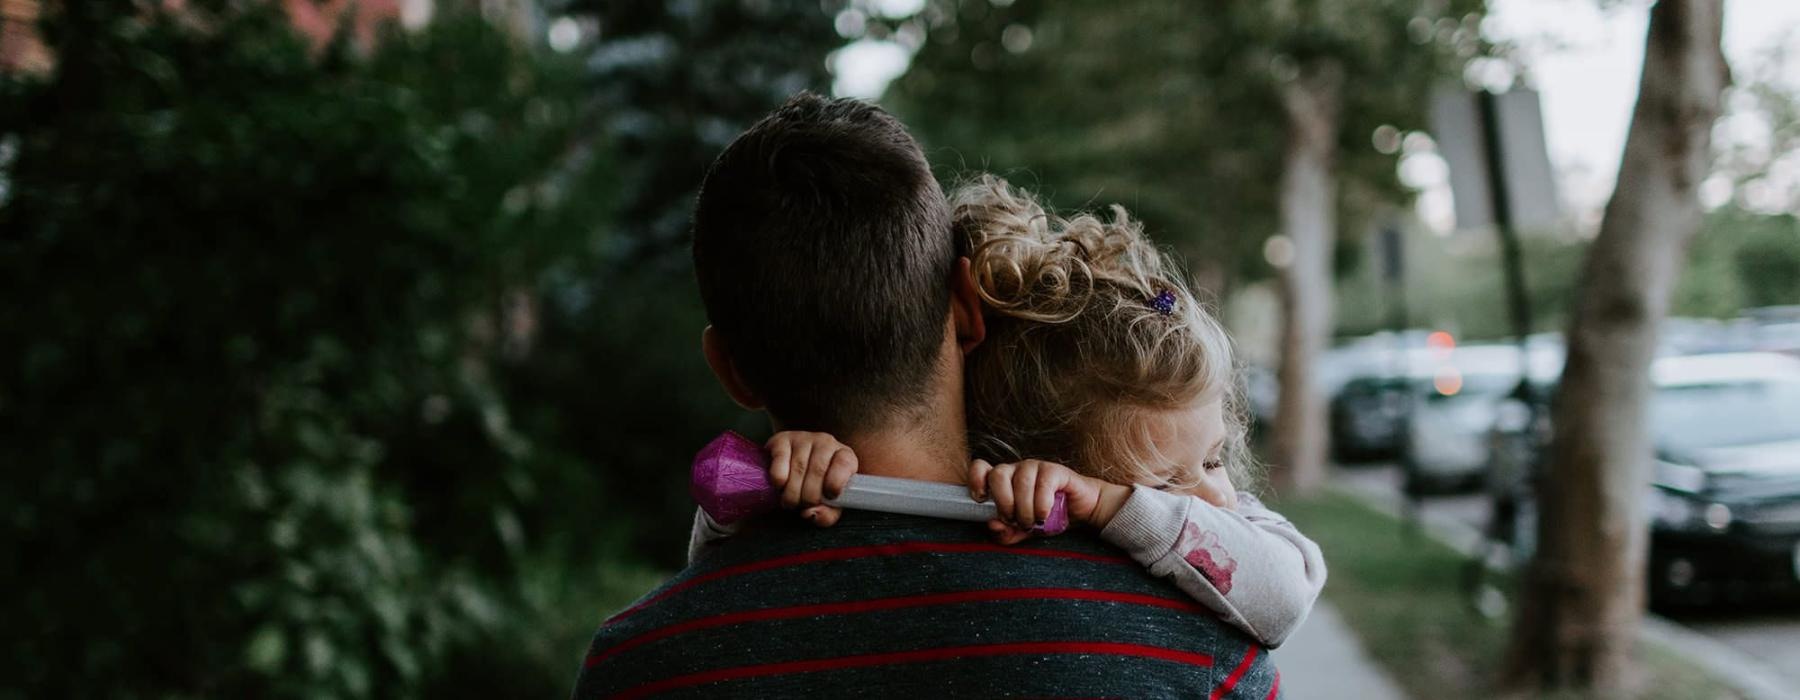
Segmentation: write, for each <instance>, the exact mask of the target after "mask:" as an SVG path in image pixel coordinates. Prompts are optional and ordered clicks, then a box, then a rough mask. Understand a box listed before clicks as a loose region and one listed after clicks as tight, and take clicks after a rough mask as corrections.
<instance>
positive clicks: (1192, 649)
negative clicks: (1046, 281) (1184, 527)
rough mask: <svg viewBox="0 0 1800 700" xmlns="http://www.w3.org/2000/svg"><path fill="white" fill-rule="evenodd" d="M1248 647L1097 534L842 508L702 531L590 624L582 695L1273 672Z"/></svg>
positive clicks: (1147, 681)
mask: <svg viewBox="0 0 1800 700" xmlns="http://www.w3.org/2000/svg"><path fill="white" fill-rule="evenodd" d="M1259 656H1263V655H1261V654H1260V649H1258V648H1256V647H1255V646H1254V645H1253V644H1251V643H1250V642H1249V641H1248V640H1247V639H1245V638H1243V637H1242V636H1240V635H1238V634H1237V633H1236V631H1235V630H1233V629H1231V628H1230V627H1228V626H1226V625H1225V624H1224V623H1222V622H1220V621H1218V620H1217V619H1216V618H1214V617H1213V616H1212V614H1211V613H1210V612H1209V611H1207V610H1206V609H1204V608H1203V607H1201V606H1199V605H1198V604H1196V603H1194V602H1193V601H1191V600H1189V599H1188V598H1187V597H1186V596H1184V595H1182V594H1181V593H1180V591H1179V590H1177V589H1176V588H1174V587H1173V586H1172V585H1170V584H1169V583H1167V582H1165V581H1162V580H1159V579H1157V578H1155V577H1152V576H1150V575H1148V574H1147V573H1146V572H1144V571H1143V569H1142V568H1141V567H1139V566H1138V565H1137V564H1136V563H1135V562H1133V561H1132V560H1131V559H1129V558H1128V557H1126V556H1125V555H1124V554H1123V553H1122V552H1120V551H1118V550H1116V549H1114V548H1112V547H1110V546H1108V545H1106V544H1105V543H1104V542H1101V541H1100V540H1099V539H1098V538H1097V537H1093V536H1090V535H1085V534H1070V535H1065V536H1062V537H1056V538H1050V539H1045V540H1036V541H1032V542H1028V543H1026V544H1023V545H1019V546H1011V547H1008V546H1001V545H997V544H994V543H992V542H989V541H988V540H987V539H986V534H985V530H984V529H983V528H981V526H979V525H965V524H959V523H945V522H941V521H926V520H923V519H909V518H905V517H902V516H873V515H868V514H858V513H847V514H846V517H845V518H844V520H843V521H842V522H841V523H840V525H839V527H836V528H832V529H829V530H823V531H821V530H814V529H810V528H806V527H804V526H794V525H792V524H790V523H787V522H783V521H779V520H777V521H773V522H767V523H762V524H759V526H757V527H752V528H749V529H747V530H746V531H744V532H742V533H740V534H739V536H737V537H733V538H731V539H728V540H724V541H722V542H720V543H717V544H716V545H713V546H711V547H710V549H709V551H707V552H705V553H704V554H703V555H702V556H701V557H699V558H698V559H697V560H696V561H695V562H694V563H693V564H692V565H690V566H689V567H688V568H687V569H685V570H683V571H682V572H681V573H680V574H678V575H677V576H675V577H674V578H672V579H670V580H669V581H668V582H667V583H665V584H664V585H663V586H661V587H659V588H658V589H656V590H655V591H652V592H651V593H650V594H648V595H646V596H645V597H644V598H643V599H640V600H639V601H638V602H637V603H635V604H634V605H633V606H631V607H630V608H627V609H626V610H625V611H623V612H621V613H620V614H619V615H616V616H615V617H613V618H612V619H611V620H609V621H608V622H607V623H606V624H605V625H604V626H603V627H602V628H601V630H600V631H599V633H598V634H596V636H595V639H594V645H593V647H592V649H591V650H590V653H589V655H588V659H587V664H586V666H585V670H584V672H583V674H582V679H581V683H580V688H579V690H578V695H579V696H582V697H591V696H598V695H604V694H609V693H612V692H618V691H622V690H625V689H630V688H640V689H649V690H657V689H662V690H677V689H683V688H691V689H698V688H701V687H705V688H706V689H707V692H711V693H724V694H727V695H734V694H738V695H745V696H749V695H770V694H775V695H779V694H783V693H784V692H785V691H790V690H798V689H801V688H806V689H812V690H818V689H834V688H835V689H844V690H847V689H852V688H854V687H855V686H856V684H858V683H865V682H879V683H881V684H882V685H881V686H880V687H882V688H884V689H887V688H895V689H896V690H897V689H898V687H897V686H894V685H893V684H895V683H899V684H901V685H903V686H907V687H915V686H916V687H915V689H916V690H917V691H918V692H923V693H933V694H944V693H962V694H996V693H1006V694H1010V693H1014V692H1027V691H1029V690H1030V689H1032V688H1038V689H1041V690H1043V691H1044V692H1052V693H1055V694H1064V695H1066V694H1068V693H1069V692H1070V689H1071V688H1072V687H1083V688H1086V689H1087V691H1091V693H1092V694H1109V695H1118V694H1121V693H1123V694H1127V695H1142V694H1152V695H1154V694H1157V692H1163V691H1191V690H1193V689H1194V688H1196V687H1207V688H1216V687H1218V685H1219V684H1220V683H1222V682H1224V681H1225V680H1226V678H1227V677H1228V676H1230V674H1231V672H1232V671H1233V670H1234V669H1235V668H1236V667H1237V666H1239V665H1243V666H1244V669H1243V670H1242V671H1241V672H1240V673H1238V674H1237V675H1238V679H1237V680H1236V681H1234V683H1244V682H1245V681H1246V679H1248V680H1250V681H1252V684H1253V685H1255V684H1258V683H1259V682H1260V681H1272V678H1260V677H1259V674H1263V672H1264V671H1267V672H1268V673H1272V669H1265V668H1264V667H1266V666H1267V663H1266V661H1262V660H1259V658H1258V657H1259ZM1070 683H1073V684H1075V685H1074V686H1069V685H1068V684H1070ZM1084 683H1085V684H1086V685H1083V684H1084ZM1059 684H1060V685H1059ZM1089 686H1092V687H1089ZM1260 686H1261V687H1265V688H1266V687H1267V686H1268V683H1266V682H1261V683H1260ZM1078 694H1079V693H1078ZM1257 697H1259V698H1260V697H1262V696H1260V695H1258V696H1257Z"/></svg>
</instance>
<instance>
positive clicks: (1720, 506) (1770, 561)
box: [1650, 353, 1800, 605]
mask: <svg viewBox="0 0 1800 700" xmlns="http://www.w3.org/2000/svg"><path fill="white" fill-rule="evenodd" d="M1653 381H1654V383H1655V386H1656V390H1655V394H1654V398H1653V399H1652V403H1651V406H1650V429H1651V430H1650V432H1651V435H1653V436H1654V439H1655V445H1656V459H1657V462H1656V468H1655V472H1654V473H1655V485H1654V486H1653V487H1652V490H1651V494H1650V498H1651V509H1650V510H1651V534H1650V596H1651V600H1652V602H1654V603H1657V604H1661V605H1670V604H1693V603H1708V602H1714V601H1721V600H1741V599H1746V598H1752V597H1759V596H1763V595H1769V594H1774V595H1794V594H1800V359H1795V358H1792V357H1787V356H1784V355H1777V354H1772V353H1731V354H1719V355H1700V356H1692V357H1675V358H1664V359H1661V360H1658V361H1657V362H1656V364H1655V366H1654V371H1653Z"/></svg>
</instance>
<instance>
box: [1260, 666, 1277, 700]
mask: <svg viewBox="0 0 1800 700" xmlns="http://www.w3.org/2000/svg"><path fill="white" fill-rule="evenodd" d="M1278 697H1281V671H1279V670H1277V671H1276V672H1275V684H1274V685H1271V686H1269V697H1266V698H1263V700H1275V698H1278Z"/></svg>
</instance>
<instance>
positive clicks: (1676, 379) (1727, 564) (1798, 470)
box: [1493, 353, 1800, 608]
mask: <svg viewBox="0 0 1800 700" xmlns="http://www.w3.org/2000/svg"><path fill="white" fill-rule="evenodd" d="M1653 375H1654V376H1653V382H1654V385H1655V390H1654V393H1653V394H1652V398H1651V404H1650V436H1651V439H1652V442H1653V445H1654V447H1655V454H1656V464H1655V469H1654V472H1653V485H1652V487H1651V488H1650V491H1649V493H1648V497H1649V499H1650V561H1649V570H1648V575H1649V583H1650V600H1651V603H1652V604H1654V605H1657V606H1659V607H1665V608H1666V607H1672V606H1685V605H1703V604H1710V603H1718V602H1736V601H1745V600H1752V599H1755V600H1764V599H1768V598H1771V597H1777V598H1789V597H1793V598H1800V360H1796V359H1794V358H1791V357H1785V356H1782V355H1777V354H1773V353H1729V354H1716V355H1693V356H1685V357H1665V358H1662V359H1659V360H1657V361H1656V364H1655V366H1654V367H1653ZM1542 395H1544V396H1548V391H1545V392H1543V393H1542ZM1514 403H1516V402H1514ZM1538 408H1539V409H1540V411H1543V410H1547V409H1548V406H1547V405H1541V406H1539V407H1538ZM1539 415H1540V416H1542V415H1544V414H1542V413H1540V414H1539ZM1502 422H1503V423H1506V422H1507V421H1502ZM1507 428H1508V429H1507V430H1497V431H1496V433H1495V435H1494V436H1493V439H1494V440H1495V443H1494V444H1495V445H1496V447H1497V448H1500V447H1505V448H1509V449H1496V454H1497V455H1506V456H1509V457H1511V458H1512V460H1511V461H1513V462H1514V463H1518V464H1535V466H1534V467H1530V468H1526V469H1497V470H1495V473H1496V474H1506V475H1508V477H1510V478H1506V479H1496V482H1500V481H1506V482H1508V483H1495V484H1493V486H1494V487H1495V488H1494V493H1495V495H1496V496H1500V495H1509V496H1517V498H1516V499H1514V501H1513V503H1512V505H1513V506H1514V508H1513V510H1511V511H1509V512H1516V513H1517V514H1518V515H1519V518H1520V520H1519V521H1518V522H1516V523H1511V524H1510V526H1508V527H1505V528H1503V529H1504V530H1506V532H1505V533H1500V534H1512V535H1514V537H1513V540H1515V541H1513V542H1512V543H1513V545H1514V546H1515V547H1516V548H1517V550H1516V551H1517V552H1518V553H1519V554H1521V555H1525V556H1529V554H1530V551H1531V550H1532V549H1533V548H1534V547H1533V543H1532V542H1531V539H1532V535H1533V534H1534V533H1535V529H1536V523H1535V518H1533V517H1531V516H1532V514H1533V513H1535V509H1534V508H1533V507H1532V505H1533V504H1532V503H1531V492H1530V490H1529V488H1527V487H1526V485H1525V483H1524V481H1525V474H1524V472H1528V471H1534V470H1535V471H1539V472H1541V471H1542V469H1543V464H1542V459H1543V455H1542V448H1543V446H1544V444H1545V441H1546V439H1547V437H1548V432H1549V429H1548V422H1547V420H1546V421H1539V422H1538V423H1537V424H1536V427H1529V426H1527V425H1525V423H1524V422H1523V421H1512V422H1511V425H1508V426H1507ZM1534 452H1535V454H1533V453H1534ZM1500 461H1502V462H1505V461H1508V460H1500ZM1547 476H1548V478H1552V479H1554V475H1547Z"/></svg>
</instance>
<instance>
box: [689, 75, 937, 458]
mask: <svg viewBox="0 0 1800 700" xmlns="http://www.w3.org/2000/svg"><path fill="white" fill-rule="evenodd" d="M956 257H957V250H956V243H955V239H954V237H953V236H951V234H950V222H949V210H948V207H947V205H946V204H945V201H944V192H943V189H942V188H941V187H939V186H938V183H937V180H936V179H935V178H934V177H932V174H931V168H930V166H929V165H927V164H926V162H925V156H924V154H923V153H922V152H921V151H920V150H919V145H918V143H917V142H915V141H914V140H913V138H912V136H911V135H910V134H908V133H907V132H906V128H905V127H904V126H901V124H900V122H899V121H898V120H896V119H894V118H893V117H892V116H890V115H889V114H888V113H886V112H884V111H882V110H881V109H880V108H878V107H875V106H873V105H870V104H867V103H864V102H859V101H856V100H849V99H826V98H823V97H820V96H818V95H814V94H810V93H801V94H799V95H796V96H795V97H793V98H792V99H790V100H788V102H787V104H785V105H782V107H781V108H780V109H777V110H776V111H775V112H774V113H772V114H770V115H769V116H767V117H765V118H763V120H762V121H760V122H757V123H756V125H754V126H752V127H750V129H749V130H748V131H745V132H744V133H743V134H741V135H739V136H738V137H737V139H736V140H734V141H732V142H731V145H729V146H726V148H725V151H724V152H723V153H720V154H719V157H718V159H717V160H715V161H713V164H712V167H711V169H709V170H708V171H707V174H706V180H705V182H704V183H703V184H702V185H701V189H700V197H699V201H698V202H697V203H696V204H695V206H694V272H695V275H696V277H697V278H698V279H699V284H700V297H701V299H702V301H704V302H705V304H706V314H707V319H708V320H709V321H711V323H712V325H713V327H714V328H715V329H716V330H717V331H718V332H719V333H721V334H723V336H724V339H725V345H726V347H727V348H728V350H729V352H730V354H731V357H732V360H733V362H734V363H735V364H736V366H737V368H738V371H739V372H740V373H742V375H743V379H744V381H745V382H747V383H748V384H749V385H750V386H751V388H753V389H755V390H756V392H757V393H758V394H759V395H760V396H761V397H762V398H763V400H765V401H767V402H768V407H769V411H770V412H771V413H773V414H774V415H775V416H776V417H777V418H779V419H780V420H781V421H782V422H783V423H784V424H786V426H787V427H789V428H792V429H809V430H823V431H833V432H839V433H844V432H853V431H856V430H859V429H863V428H867V427H869V426H872V425H879V424H880V422H881V421H883V420H886V419H889V418H892V417H896V416H899V415H903V414H904V412H905V411H906V410H907V409H910V408H915V407H919V406H922V405H923V404H924V400H925V398H926V387H927V380H929V379H930V378H931V377H932V376H933V373H934V372H936V371H938V367H937V365H938V362H937V355H938V350H939V348H940V346H941V345H942V343H943V340H944V332H945V319H946V318H947V317H948V314H949V311H950V287H949V284H950V273H951V270H952V269H954V266H955V264H956Z"/></svg>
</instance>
